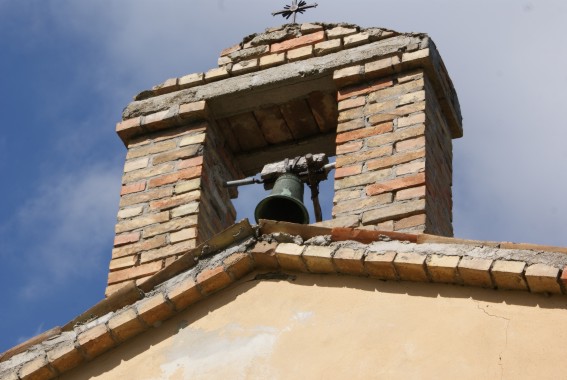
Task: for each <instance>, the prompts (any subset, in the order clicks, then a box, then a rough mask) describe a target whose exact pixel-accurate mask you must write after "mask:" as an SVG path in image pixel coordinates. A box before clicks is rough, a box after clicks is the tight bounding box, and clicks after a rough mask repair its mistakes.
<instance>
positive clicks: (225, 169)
mask: <svg viewBox="0 0 567 380" xmlns="http://www.w3.org/2000/svg"><path fill="white" fill-rule="evenodd" d="M233 162H234V160H233V159H232V157H231V155H230V153H229V151H227V150H226V149H225V148H224V140H223V139H222V137H220V135H219V134H218V132H217V131H216V128H215V127H214V126H213V125H211V123H210V122H206V121H198V122H193V123H189V124H187V125H185V126H182V127H176V128H173V129H164V130H162V131H157V132H154V133H151V134H147V135H143V136H142V137H138V138H136V139H134V140H133V141H132V142H131V143H130V144H129V145H128V152H127V154H126V163H125V165H124V175H123V177H122V185H123V186H122V192H121V200H120V210H119V211H118V222H117V224H116V238H115V248H114V249H113V252H112V260H111V262H110V273H109V275H108V288H107V292H106V293H107V295H108V294H110V293H112V292H114V291H116V290H117V289H119V288H120V287H122V286H123V285H124V284H126V283H129V282H131V281H136V282H137V283H141V282H143V281H145V279H146V278H147V277H148V276H150V275H152V274H154V273H156V272H157V271H159V270H161V269H162V268H163V267H164V266H166V265H167V264H169V263H170V262H172V261H173V260H175V259H176V257H178V256H179V255H181V254H183V253H185V252H187V251H188V250H190V249H191V248H194V247H195V246H196V245H198V244H199V243H201V242H202V241H204V240H207V239H208V238H210V237H211V236H212V235H214V234H216V233H218V232H219V231H222V230H223V229H224V228H226V227H228V226H229V225H231V224H232V223H233V222H234V219H235V217H236V212H235V210H234V208H233V206H232V203H231V202H230V194H229V192H228V191H227V190H226V189H224V188H223V186H222V182H223V181H225V180H228V179H231V178H237V177H239V176H241V174H240V173H239V172H238V170H237V169H236V168H235V167H234V166H233Z"/></svg>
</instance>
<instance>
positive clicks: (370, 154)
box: [336, 145, 393, 167]
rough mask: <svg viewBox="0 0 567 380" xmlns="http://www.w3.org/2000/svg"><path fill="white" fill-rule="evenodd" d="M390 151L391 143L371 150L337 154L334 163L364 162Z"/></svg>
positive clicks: (391, 150) (339, 165) (340, 164)
mask: <svg viewBox="0 0 567 380" xmlns="http://www.w3.org/2000/svg"><path fill="white" fill-rule="evenodd" d="M392 152H393V148H392V146H391V145H384V146H379V147H377V148H374V149H371V150H366V151H362V152H357V153H353V154H348V155H341V156H337V159H336V163H337V167H341V166H345V165H350V164H353V163H355V162H362V163H366V162H368V161H369V160H371V159H375V158H378V157H384V156H389V155H391V154H392ZM337 154H338V153H337Z"/></svg>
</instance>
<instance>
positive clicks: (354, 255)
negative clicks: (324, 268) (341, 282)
mask: <svg viewBox="0 0 567 380" xmlns="http://www.w3.org/2000/svg"><path fill="white" fill-rule="evenodd" d="M333 262H334V264H335V267H336V268H337V270H338V272H339V273H343V274H351V275H355V276H363V275H365V271H364V251H363V250H360V249H352V248H340V249H339V250H338V251H337V252H336V253H335V255H334V256H333Z"/></svg>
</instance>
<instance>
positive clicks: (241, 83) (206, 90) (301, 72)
mask: <svg viewBox="0 0 567 380" xmlns="http://www.w3.org/2000/svg"><path fill="white" fill-rule="evenodd" d="M422 38H424V37H420V36H407V35H399V36H396V37H392V38H387V39H384V40H381V41H377V42H374V43H371V44H367V45H362V46H358V47H355V48H352V49H347V50H342V51H339V52H337V53H332V54H328V55H325V56H322V57H315V58H310V59H306V60H302V61H297V62H292V63H288V64H285V65H282V66H277V67H272V68H269V69H266V70H262V71H258V72H254V73H249V74H244V75H239V76H236V77H231V78H227V79H224V80H220V81H218V82H212V83H208V84H204V85H202V86H197V87H193V88H189V89H185V90H180V91H177V92H172V93H169V94H164V95H160V96H155V97H153V98H150V99H145V100H140V101H134V102H132V103H130V104H129V105H128V106H127V107H126V108H125V109H124V112H123V114H122V117H123V119H130V118H133V117H136V116H140V115H147V114H150V113H154V112H159V111H163V110H165V109H168V108H169V107H171V106H172V105H174V104H181V103H190V102H195V101H199V100H204V99H209V100H210V99H215V98H218V97H222V96H227V95H231V94H237V93H240V92H247V91H251V90H257V89H262V90H264V89H266V88H269V87H278V86H282V85H287V84H292V83H298V82H301V81H303V80H305V78H306V77H324V76H327V75H332V72H333V71H334V70H336V69H338V68H340V67H345V66H348V65H351V64H355V63H358V62H364V61H368V60H371V59H373V58H376V57H380V56H386V55H391V54H394V53H397V52H398V51H400V50H403V49H404V48H405V47H407V46H408V45H411V44H418V43H419V42H421V41H422Z"/></svg>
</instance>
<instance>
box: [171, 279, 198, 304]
mask: <svg viewBox="0 0 567 380" xmlns="http://www.w3.org/2000/svg"><path fill="white" fill-rule="evenodd" d="M202 297H203V296H202V295H201V292H200V291H199V288H198V287H197V283H196V282H195V281H194V280H193V279H192V278H191V277H187V278H185V279H183V280H182V281H179V282H177V283H176V284H174V285H172V286H171V287H170V288H169V289H168V290H167V298H168V299H169V300H170V301H171V302H172V303H173V305H174V306H175V309H176V310H183V309H185V308H186V307H188V306H190V305H192V304H194V303H195V302H197V301H198V300H200V299H201V298H202Z"/></svg>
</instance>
